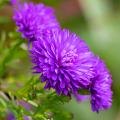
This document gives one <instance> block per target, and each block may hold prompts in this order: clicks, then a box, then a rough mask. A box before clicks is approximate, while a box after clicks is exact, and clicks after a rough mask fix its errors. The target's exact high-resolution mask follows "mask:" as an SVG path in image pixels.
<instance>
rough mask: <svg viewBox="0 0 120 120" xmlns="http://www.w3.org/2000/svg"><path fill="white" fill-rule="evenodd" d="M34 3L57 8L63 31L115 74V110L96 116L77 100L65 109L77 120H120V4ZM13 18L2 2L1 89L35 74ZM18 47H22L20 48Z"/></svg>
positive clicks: (87, 0) (106, 0) (104, 0)
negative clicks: (75, 36)
mask: <svg viewBox="0 0 120 120" xmlns="http://www.w3.org/2000/svg"><path fill="white" fill-rule="evenodd" d="M26 1H28V0H26ZM33 1H34V2H36V3H39V2H43V3H45V4H46V5H49V6H52V7H54V8H55V12H56V15H57V18H58V20H59V21H60V24H61V26H62V28H68V29H70V30H71V31H72V32H75V33H77V34H78V35H79V36H80V37H81V38H82V39H83V40H85V41H86V42H87V43H88V45H89V46H90V48H91V50H92V51H94V53H95V54H96V55H99V56H100V58H101V59H103V60H104V61H105V63H106V64H107V66H108V68H109V70H110V72H111V74H112V78H113V86H112V89H113V105H112V108H110V109H109V110H107V111H102V112H100V113H99V114H97V113H93V112H92V111H91V108H90V103H89V102H83V103H77V102H76V101H75V100H74V98H73V99H72V100H71V101H70V102H69V103H67V104H65V106H63V107H64V108H65V109H67V110H68V111H70V112H72V113H73V116H74V117H73V118H74V120H120V0H33ZM12 14H13V13H12V6H11V5H10V3H9V0H0V64H1V65H0V72H1V76H0V77H1V78H0V80H1V81H0V89H5V88H7V87H6V86H11V87H10V88H11V89H15V88H16V87H20V86H21V84H22V83H24V80H25V76H26V77H28V78H29V76H30V74H31V64H30V62H29V58H28V54H27V52H26V49H27V46H26V43H27V41H26V43H25V42H24V43H22V42H20V43H17V41H18V40H19V41H20V39H19V38H17V34H16V35H13V33H12V32H14V31H15V24H14V22H13V20H12ZM16 43H17V44H20V47H19V48H17V44H16ZM15 45H16V46H15ZM12 46H14V47H13V48H12ZM14 50H16V52H14ZM8 51H11V52H8ZM6 63H7V64H6ZM18 78H19V80H21V81H18V80H17V79H18ZM28 78H26V79H28ZM13 81H16V82H13ZM19 82H20V83H21V84H19ZM0 109H1V108H0ZM1 120H2V119H1Z"/></svg>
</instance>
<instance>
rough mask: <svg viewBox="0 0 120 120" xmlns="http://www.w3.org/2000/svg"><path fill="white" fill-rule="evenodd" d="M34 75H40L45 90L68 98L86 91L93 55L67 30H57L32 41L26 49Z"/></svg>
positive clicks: (81, 41)
mask: <svg viewBox="0 0 120 120" xmlns="http://www.w3.org/2000/svg"><path fill="white" fill-rule="evenodd" d="M30 56H31V58H32V63H33V64H34V65H35V66H34V68H33V69H34V70H35V72H36V73H42V75H41V81H42V82H46V85H45V87H44V88H45V89H50V88H53V89H55V90H56V92H57V94H58V95H60V94H65V95H70V93H71V92H73V93H74V92H77V90H78V89H81V88H86V87H87V86H88V85H89V84H90V83H91V81H90V79H91V78H93V77H94V72H93V65H94V55H93V53H92V52H91V51H90V50H89V48H88V46H87V45H86V43H85V42H84V41H83V40H81V39H80V38H79V37H78V36H76V34H74V33H70V32H69V31H68V30H57V31H53V32H51V36H49V35H48V37H47V33H46V36H45V37H43V38H41V39H40V40H38V41H35V42H34V44H33V46H32V49H31V50H30Z"/></svg>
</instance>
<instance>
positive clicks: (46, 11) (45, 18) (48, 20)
mask: <svg viewBox="0 0 120 120" xmlns="http://www.w3.org/2000/svg"><path fill="white" fill-rule="evenodd" d="M14 11H15V15H14V17H13V19H14V20H15V22H16V25H17V26H18V31H19V32H21V33H22V37H23V38H27V39H28V40H30V41H34V40H36V39H37V38H36V37H37V34H39V35H40V34H42V31H43V30H46V29H47V30H51V29H57V28H59V27H60V25H59V23H58V22H57V20H56V17H55V15H54V10H53V9H52V8H51V7H46V6H44V4H37V5H35V4H33V3H23V4H18V5H17V9H15V10H14Z"/></svg>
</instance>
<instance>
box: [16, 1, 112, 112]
mask: <svg viewBox="0 0 120 120" xmlns="http://www.w3.org/2000/svg"><path fill="white" fill-rule="evenodd" d="M14 20H15V21H16V25H17V26H18V31H19V32H21V33H22V36H23V37H24V38H27V39H28V40H29V41H33V42H32V48H30V49H29V51H30V57H31V59H32V63H33V64H34V67H33V71H34V72H35V73H40V74H41V77H40V79H41V82H45V83H46V84H45V87H44V88H45V89H50V88H53V89H55V91H56V93H57V94H58V95H60V94H64V95H68V96H70V95H71V94H74V95H75V96H78V99H79V100H80V101H83V100H85V99H87V98H90V99H91V105H92V110H93V111H96V112H98V111H99V110H104V109H107V108H109V107H110V106H111V104H112V91H111V84H112V80H111V76H110V74H109V72H108V70H107V68H106V66H105V64H104V62H103V61H101V60H100V59H99V58H98V57H96V56H94V54H93V53H92V52H91V51H90V49H89V47H88V46H87V44H86V43H85V42H84V41H83V40H81V39H80V38H79V37H78V36H77V35H76V34H74V33H71V32H69V30H67V29H64V30H61V29H60V25H59V23H58V22H57V20H56V18H55V15H54V12H53V9H52V8H50V7H46V6H44V5H43V4H38V5H34V4H33V3H29V4H28V3H24V4H19V5H18V9H17V10H15V15H14ZM81 89H86V90H88V91H89V92H90V96H83V97H82V95H79V93H78V91H80V90H81Z"/></svg>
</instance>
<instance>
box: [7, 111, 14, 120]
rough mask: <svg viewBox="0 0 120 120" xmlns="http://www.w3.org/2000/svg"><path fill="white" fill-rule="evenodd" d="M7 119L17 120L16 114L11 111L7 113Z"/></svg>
mask: <svg viewBox="0 0 120 120" xmlns="http://www.w3.org/2000/svg"><path fill="white" fill-rule="evenodd" d="M6 119H7V120H16V118H15V116H14V114H13V113H12V112H9V113H8V115H7V118H6Z"/></svg>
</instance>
